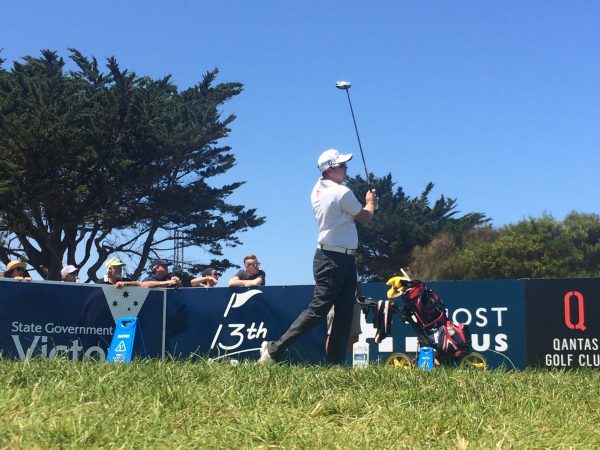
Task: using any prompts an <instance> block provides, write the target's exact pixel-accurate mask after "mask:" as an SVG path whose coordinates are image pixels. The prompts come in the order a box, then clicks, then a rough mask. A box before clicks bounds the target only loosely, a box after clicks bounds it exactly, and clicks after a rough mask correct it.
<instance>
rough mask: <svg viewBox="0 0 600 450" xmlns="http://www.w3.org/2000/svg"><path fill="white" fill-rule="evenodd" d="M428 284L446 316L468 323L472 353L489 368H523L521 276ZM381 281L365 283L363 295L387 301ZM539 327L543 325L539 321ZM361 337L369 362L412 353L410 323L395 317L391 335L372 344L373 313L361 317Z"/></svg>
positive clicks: (415, 347) (413, 350)
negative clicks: (484, 359) (435, 294)
mask: <svg viewBox="0 0 600 450" xmlns="http://www.w3.org/2000/svg"><path fill="white" fill-rule="evenodd" d="M427 286H428V287H429V288H430V289H433V290H434V291H435V292H437V294H438V295H439V296H440V297H441V298H442V300H443V301H444V303H446V306H447V307H448V317H449V318H450V319H451V320H452V321H454V322H459V323H466V324H468V325H469V329H470V332H471V339H472V347H473V351H476V352H478V353H481V354H482V355H483V356H484V357H485V358H486V360H487V362H488V364H489V365H490V367H499V366H501V365H504V366H505V367H507V368H512V367H513V364H514V366H515V367H517V368H524V367H525V366H526V364H527V355H526V336H525V288H524V282H523V281H521V280H486V281H436V282H434V281H432V282H428V283H427ZM388 287H389V286H386V285H385V284H383V283H370V284H366V285H364V286H363V289H362V290H363V294H364V295H366V296H368V297H371V298H373V299H378V300H385V299H386V292H387V288H388ZM540 325H541V324H540ZM361 327H362V334H361V336H360V339H359V340H360V341H363V342H367V343H368V344H369V347H370V354H371V360H376V359H380V360H385V359H386V358H387V357H388V356H390V355H391V354H392V353H406V354H408V355H414V354H415V352H416V349H417V338H416V335H415V333H414V331H413V329H412V328H411V326H410V325H408V324H406V323H404V322H402V320H401V319H400V317H399V316H397V315H395V316H394V317H393V325H392V335H391V336H389V337H387V338H386V339H384V340H383V341H382V342H381V343H379V344H377V343H375V340H374V337H375V329H374V328H373V326H372V314H370V315H369V317H368V318H367V319H366V320H365V317H364V315H363V317H362V318H361Z"/></svg>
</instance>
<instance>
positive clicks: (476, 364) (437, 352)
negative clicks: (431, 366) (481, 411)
mask: <svg viewBox="0 0 600 450" xmlns="http://www.w3.org/2000/svg"><path fill="white" fill-rule="evenodd" d="M402 272H403V274H404V276H396V277H393V278H390V279H389V280H388V281H387V283H386V284H387V285H388V286H390V289H389V290H388V292H387V298H388V300H374V299H372V298H369V297H362V296H361V297H357V299H356V301H357V303H358V304H359V305H361V307H362V310H363V313H364V314H365V316H366V315H368V314H369V313H373V326H374V327H375V329H376V330H377V332H376V334H375V342H377V343H379V342H381V341H382V340H383V339H384V338H385V337H386V336H387V335H388V334H389V333H390V332H391V330H392V316H393V315H397V316H399V317H400V318H401V319H402V321H403V322H405V323H407V324H409V325H410V326H411V327H412V329H413V330H414V332H415V334H416V335H417V342H418V348H417V352H416V355H415V356H412V357H411V356H409V355H407V354H405V353H393V354H392V355H390V356H389V357H388V358H387V359H386V361H385V365H386V366H389V367H397V368H404V369H410V368H412V367H415V366H416V365H417V358H418V354H419V348H421V347H431V348H432V349H433V354H434V358H435V359H434V361H435V365H445V366H459V367H469V368H475V369H486V368H487V360H486V359H485V357H484V356H483V355H481V354H479V353H475V352H472V351H471V334H470V333H469V327H468V325H464V324H456V323H454V322H452V321H451V320H449V319H448V316H447V315H446V305H445V304H444V303H443V302H442V300H441V299H440V298H439V296H438V295H437V294H436V293H435V292H434V291H432V290H431V289H429V288H427V286H426V285H425V283H423V282H422V281H419V280H411V279H410V278H409V277H408V276H407V275H406V273H405V272H404V271H402Z"/></svg>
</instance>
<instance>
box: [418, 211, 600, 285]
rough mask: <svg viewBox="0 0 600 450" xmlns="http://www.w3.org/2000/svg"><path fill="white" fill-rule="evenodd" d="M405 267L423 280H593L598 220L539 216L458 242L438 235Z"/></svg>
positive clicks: (599, 253)
mask: <svg viewBox="0 0 600 450" xmlns="http://www.w3.org/2000/svg"><path fill="white" fill-rule="evenodd" d="M410 268H411V272H412V274H413V275H414V276H415V277H418V278H422V279H427V280H440V279H455V280H460V279H505V278H564V277H597V276H599V275H600V218H599V216H598V215H597V214H583V213H577V212H572V213H570V214H569V215H567V216H566V217H565V219H564V220H563V221H562V222H560V221H557V220H555V219H554V218H553V217H552V216H549V215H543V216H542V217H540V218H529V219H526V220H522V221H519V222H517V223H516V224H510V225H506V226H504V227H501V228H492V227H489V226H487V227H479V228H476V229H475V230H473V231H471V232H469V233H467V234H466V235H465V236H464V237H463V239H462V240H459V239H457V238H456V237H455V236H451V235H448V234H440V235H438V236H437V237H436V238H435V239H434V240H433V241H432V242H431V243H430V244H428V245H427V246H425V247H416V248H415V249H414V250H413V253H412V260H411V264H410Z"/></svg>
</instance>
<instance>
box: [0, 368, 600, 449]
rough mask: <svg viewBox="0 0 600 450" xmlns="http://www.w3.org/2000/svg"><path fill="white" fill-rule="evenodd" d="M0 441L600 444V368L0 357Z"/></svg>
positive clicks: (47, 444) (65, 444)
mask: <svg viewBox="0 0 600 450" xmlns="http://www.w3.org/2000/svg"><path fill="white" fill-rule="evenodd" d="M0 383H1V385H2V394H1V395H2V398H1V401H0V446H2V447H3V448H17V447H22V448H31V447H35V448H58V447H61V448H88V447H103V448H148V447H154V448H165V447H169V448H268V447H281V448H431V447H436V448H600V371H591V370H590V371H576V372H548V371H541V370H540V371H534V370H527V371H524V372H504V371H486V372H478V371H461V370H458V369H436V370H434V371H433V372H424V371H421V370H402V369H387V368H385V367H381V366H371V367H369V368H367V369H364V370H352V369H335V368H327V367H305V366H291V367H290V366H283V365H280V366H271V367H264V366H259V365H257V364H255V363H247V364H241V365H238V366H231V365H229V364H227V363H213V364H208V363H206V362H203V361H199V362H174V361H168V362H160V361H138V362H134V363H133V364H130V365H121V366H119V365H111V364H106V363H91V362H90V363H81V362H79V363H78V362H70V361H64V360H55V361H46V360H32V361H29V362H15V361H0Z"/></svg>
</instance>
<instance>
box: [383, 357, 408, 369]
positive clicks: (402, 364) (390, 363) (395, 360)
mask: <svg viewBox="0 0 600 450" xmlns="http://www.w3.org/2000/svg"><path fill="white" fill-rule="evenodd" d="M385 366H386V367H393V368H395V369H412V368H413V367H414V366H415V363H414V361H413V360H412V359H411V358H410V357H409V356H408V355H405V354H404V353H392V354H391V355H390V356H388V357H387V359H386V360H385Z"/></svg>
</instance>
